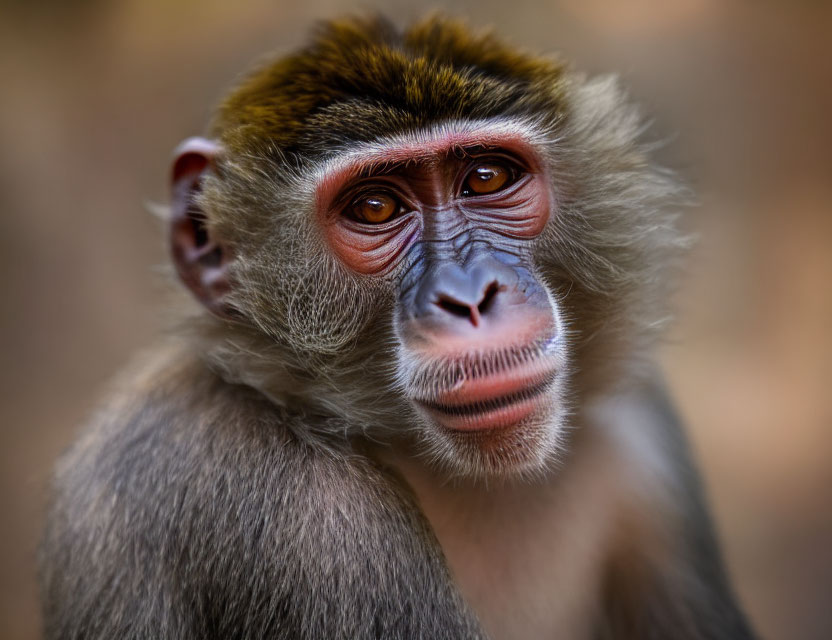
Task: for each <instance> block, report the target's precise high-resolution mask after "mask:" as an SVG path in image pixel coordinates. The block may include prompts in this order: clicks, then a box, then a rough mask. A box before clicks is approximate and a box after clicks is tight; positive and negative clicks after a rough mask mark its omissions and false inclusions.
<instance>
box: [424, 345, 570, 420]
mask: <svg viewBox="0 0 832 640" xmlns="http://www.w3.org/2000/svg"><path fill="white" fill-rule="evenodd" d="M536 351H537V353H536V354H535V356H534V357H530V358H527V359H525V360H524V361H521V362H515V363H514V366H494V367H485V368H481V367H477V368H476V370H474V371H465V369H467V367H463V370H460V367H459V363H458V362H449V363H446V366H447V368H446V371H445V372H444V373H443V372H440V371H436V372H435V375H436V379H437V380H441V381H444V382H446V383H447V382H448V381H450V382H451V384H440V389H437V390H436V391H435V392H434V393H421V394H415V395H414V397H412V399H413V401H414V403H415V404H416V405H417V406H418V407H419V408H421V409H422V410H423V411H425V412H427V413H428V414H429V415H430V417H431V418H433V419H434V420H435V421H436V422H438V423H439V424H441V425H442V426H443V427H446V428H448V429H451V430H454V431H480V430H487V429H502V428H506V427H510V426H513V425H516V424H519V423H520V422H522V421H523V420H525V419H526V418H528V417H529V416H531V415H532V414H534V413H535V412H539V411H540V410H542V409H544V408H545V407H546V406H548V405H549V404H550V403H551V394H550V393H548V392H549V391H550V390H551V389H552V386H553V384H554V382H555V379H556V377H557V367H556V359H555V358H553V357H551V355H550V354H547V353H546V350H545V349H537V350H536ZM502 362H503V363H505V360H502ZM449 372H450V373H449ZM483 374H484V375H483Z"/></svg>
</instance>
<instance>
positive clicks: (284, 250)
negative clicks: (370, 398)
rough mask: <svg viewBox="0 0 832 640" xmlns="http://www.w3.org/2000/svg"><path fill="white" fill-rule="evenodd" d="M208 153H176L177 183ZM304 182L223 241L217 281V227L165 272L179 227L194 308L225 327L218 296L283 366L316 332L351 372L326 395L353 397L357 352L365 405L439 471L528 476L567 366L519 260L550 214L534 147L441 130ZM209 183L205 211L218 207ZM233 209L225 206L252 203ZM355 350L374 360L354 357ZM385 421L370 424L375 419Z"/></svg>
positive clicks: (525, 141)
mask: <svg viewBox="0 0 832 640" xmlns="http://www.w3.org/2000/svg"><path fill="white" fill-rule="evenodd" d="M208 144H210V143H208V142H206V141H197V142H192V143H191V145H192V149H190V150H186V151H185V152H184V153H183V154H182V155H181V156H180V160H179V162H178V164H177V166H178V167H179V169H178V170H179V171H181V172H182V175H183V176H184V177H183V179H184V180H185V183H186V186H187V184H188V181H187V175H188V171H187V167H188V161H187V159H188V158H189V157H190V159H191V160H190V162H194V161H196V162H197V168H204V165H202V164H201V160H204V159H205V155H206V154H205V153H204V150H203V151H201V150H200V149H201V147H200V146H199V145H203V146H204V145H208ZM194 151H196V152H198V153H196V155H194V154H193V152H194ZM215 152H216V155H218V156H219V155H222V150H221V149H220V148H219V147H218V148H217V149H216V150H215ZM189 153H190V155H189ZM225 162H226V167H229V168H228V169H224V170H220V171H217V173H225V176H224V177H225V178H226V180H227V181H228V182H230V183H232V184H233V185H235V186H234V187H233V188H230V189H226V191H225V192H232V191H236V192H237V193H238V194H239V193H240V192H242V191H245V187H244V186H243V182H244V178H241V177H239V175H238V176H236V177H234V178H233V179H232V178H230V177H229V176H230V174H231V173H232V172H233V171H235V169H234V168H233V167H234V163H233V162H231V161H229V160H225ZM176 170H177V169H175V172H176ZM238 171H239V170H238ZM239 173H240V175H246V174H247V173H248V172H247V171H239ZM312 175H313V176H314V177H313V179H312V180H311V181H309V180H308V181H307V183H306V186H305V187H303V188H300V189H296V190H295V191H294V195H292V196H286V195H284V196H283V197H282V200H281V204H280V205H278V203H277V202H275V205H274V207H275V209H278V208H279V209H281V210H282V215H281V216H279V217H276V218H275V220H274V221H273V223H271V224H269V225H268V226H266V227H264V228H262V229H260V230H258V231H257V232H254V231H253V230H252V229H248V230H247V235H248V237H249V238H250V239H249V241H248V246H244V244H245V241H244V240H241V239H238V240H236V241H235V242H234V243H233V244H234V246H235V249H234V251H233V252H234V253H235V254H236V255H235V261H234V264H233V266H232V275H231V277H228V278H224V277H219V278H216V277H215V278H214V279H213V280H210V281H209V278H207V277H206V274H207V273H209V272H210V271H211V269H215V270H216V269H218V270H219V271H218V273H222V263H223V260H224V259H223V258H222V257H221V256H222V255H225V254H227V253H229V252H230V251H229V248H228V245H223V246H217V247H216V248H215V247H213V246H212V244H211V243H210V242H208V241H207V239H208V238H209V237H213V236H218V237H222V236H226V235H229V234H230V233H233V232H232V231H228V232H225V233H224V232H223V231H222V230H219V231H217V230H206V231H205V235H204V238H203V239H205V240H206V246H203V247H201V248H198V250H197V249H195V248H193V247H191V251H192V252H194V253H195V254H197V255H198V256H199V257H198V258H197V265H198V268H197V269H193V268H190V267H188V266H187V265H184V264H183V258H182V255H184V254H186V253H187V251H186V249H187V247H186V246H185V245H187V244H189V243H190V244H193V243H194V241H195V238H196V237H197V235H199V234H196V235H194V233H193V230H194V220H193V216H190V218H191V219H190V221H189V222H187V224H186V223H183V225H182V226H183V228H184V232H182V233H181V234H180V235H181V236H184V240H185V242H182V241H181V240H182V237H180V236H177V235H176V232H175V233H174V250H175V252H174V255H175V258H176V261H177V264H178V265H179V267H180V274H182V276H183V279H184V280H185V282H186V283H189V284H190V283H193V282H196V283H197V284H199V283H200V282H205V285H204V286H196V287H194V286H191V288H192V289H193V290H194V291H195V292H196V293H197V295H198V296H199V297H200V298H201V299H202V300H203V301H204V302H206V303H207V306H208V307H209V308H210V309H212V310H214V311H215V312H216V313H219V314H220V315H223V314H228V313H229V309H228V308H223V307H222V302H223V301H224V302H228V301H229V300H231V301H232V305H233V307H234V309H235V311H236V312H237V313H239V314H240V315H241V316H243V318H242V319H244V318H245V317H247V318H251V319H253V320H254V322H255V323H256V324H257V325H259V326H261V327H263V328H265V329H266V330H267V332H268V333H269V334H271V335H273V336H275V337H277V338H278V340H279V341H281V342H285V343H287V344H288V346H289V347H291V348H292V349H293V351H294V352H295V353H304V352H308V351H309V349H308V347H309V346H310V345H314V344H315V343H316V342H317V347H318V351H319V352H320V351H321V350H322V345H321V340H320V338H319V337H318V336H322V335H328V339H329V340H330V345H329V347H328V348H327V351H328V352H329V353H330V354H331V355H332V356H334V358H333V360H335V361H337V362H340V363H341V365H342V367H343V368H344V369H347V370H348V374H349V375H351V376H352V379H351V380H350V381H349V382H346V381H345V379H346V376H344V375H342V374H344V373H345V371H338V370H337V368H338V365H333V366H334V370H330V371H328V372H327V377H328V378H329V379H330V380H331V381H333V382H334V384H333V387H335V388H334V389H330V390H329V392H328V393H329V394H330V395H333V394H336V395H343V396H344V397H352V398H360V397H362V393H363V392H361V393H358V392H357V390H359V389H363V386H362V385H361V381H360V380H356V371H355V366H356V359H354V358H351V357H350V356H351V355H353V354H356V353H360V354H361V356H362V358H363V359H364V367H365V368H364V374H365V375H364V377H366V378H367V379H369V380H373V384H375V390H376V395H377V394H378V388H379V383H380V384H381V385H382V387H381V388H384V389H387V390H388V391H387V392H388V393H389V394H390V397H389V398H388V401H387V402H386V403H385V402H379V399H378V398H377V397H376V398H375V403H376V404H379V405H384V404H386V405H387V408H395V411H398V412H399V415H401V407H407V408H408V413H409V414H410V418H411V419H409V420H405V421H404V422H405V425H406V426H405V427H404V428H405V429H409V430H410V431H411V432H412V431H414V425H415V432H416V436H417V438H416V439H417V441H418V442H419V443H420V447H421V451H422V452H423V453H426V454H427V455H428V456H430V457H432V458H433V459H434V460H435V461H437V462H438V463H440V464H442V465H443V466H446V467H447V468H449V469H450V470H451V471H452V472H456V473H464V474H466V475H475V476H493V475H495V474H507V473H508V474H510V473H515V472H526V471H531V470H537V469H540V468H541V467H542V466H544V465H545V464H546V462H547V461H548V460H549V458H550V457H551V454H552V453H553V452H554V451H555V448H556V445H557V444H558V435H559V432H560V420H561V417H562V414H563V406H562V402H561V399H560V389H561V387H562V385H563V382H564V379H565V377H566V375H567V371H566V369H565V364H566V340H565V334H564V328H563V321H562V319H561V314H560V312H559V309H558V305H557V303H556V302H555V299H554V297H553V296H552V294H551V293H550V292H549V290H548V289H547V287H546V285H545V284H544V283H543V281H542V280H541V278H540V277H539V267H538V265H537V264H536V263H535V253H536V251H537V250H538V243H539V241H540V238H541V236H542V235H543V232H544V230H545V229H546V228H547V225H549V223H550V221H551V219H552V218H553V217H555V216H557V210H556V207H555V200H556V198H555V195H554V193H553V186H552V180H551V177H550V175H549V170H548V169H547V167H546V164H545V160H544V156H543V147H542V145H541V142H540V136H538V135H537V134H536V133H535V132H534V130H533V129H532V128H530V127H526V126H525V125H522V124H520V123H519V122H511V121H508V120H495V121H485V122H479V123H477V122H464V123H445V124H442V125H436V126H433V127H428V128H423V129H421V130H419V131H418V132H415V133H409V134H399V135H396V136H388V137H385V138H383V139H378V140H375V141H373V142H372V143H369V144H356V145H353V147H352V148H351V149H349V150H346V151H344V152H343V153H341V154H339V155H337V156H336V157H334V158H331V159H328V160H325V161H323V162H321V163H320V164H319V165H318V166H317V167H316V169H315V171H314V172H312ZM212 180H214V183H213V187H212V186H211V183H209V186H208V189H209V193H208V197H207V198H204V199H205V200H207V201H208V206H206V207H205V209H206V210H207V209H208V207H209V206H211V205H212V204H213V205H214V206H216V204H217V200H219V199H221V197H224V196H221V195H220V194H221V193H224V192H223V191H222V189H221V188H219V186H218V185H220V183H219V182H217V181H216V179H215V178H212ZM220 186H221V185H220ZM285 188H286V189H287V191H288V190H289V189H291V185H286V186H285ZM211 189H213V191H211ZM237 198H238V199H237V200H235V201H234V204H233V205H231V206H227V207H226V208H229V209H240V208H242V207H244V206H255V203H248V205H246V204H244V203H243V202H242V199H243V197H242V196H239V195H238V196H237ZM304 198H307V199H308V201H311V203H310V202H308V201H307V203H306V204H305V205H304V203H303V200H304ZM226 204H229V203H226ZM310 204H311V206H310ZM186 208H187V207H186ZM175 229H176V227H175ZM238 232H239V230H238ZM255 235H256V236H259V237H258V238H257V239H255V238H254V236H255ZM255 245H256V246H255ZM293 246H294V247H295V248H292V247H293ZM298 246H299V247H300V248H299V249H298V248H297V247H298ZM216 251H219V253H220V256H216V255H214V256H213V257H211V254H212V252H216ZM206 256H207V257H208V258H209V259H208V260H207V261H206ZM313 256H318V258H317V259H316V258H314V257H313ZM322 256H325V257H326V258H322ZM211 260H214V264H213V265H212V264H211ZM200 261H202V262H200ZM281 261H285V262H291V261H295V262H299V263H300V265H297V264H296V265H294V268H291V269H290V268H287V267H286V266H285V265H281V264H280V263H281ZM299 266H301V268H298V267H299ZM217 283H220V284H221V286H220V288H219V289H218V290H216V292H214V293H212V291H213V289H212V287H215V286H216V284H217ZM251 293H256V294H257V298H256V299H252V298H251ZM225 294H228V295H225ZM264 297H268V300H266V305H265V306H264V305H263V304H262V301H263V298H264ZM382 300H383V301H385V302H382ZM232 315H233V313H232ZM368 336H369V338H368ZM373 338H375V339H376V340H378V342H379V344H377V345H376V347H375V352H373V349H372V348H368V347H372V345H368V344H367V343H368V341H369V340H372V339H373ZM385 339H388V340H387V342H388V345H389V342H390V341H392V342H393V343H394V344H393V346H392V354H391V353H390V350H389V349H390V348H389V346H387V347H385V346H384V344H383V343H384V341H385ZM391 356H392V357H391ZM385 360H386V362H382V361H385ZM391 360H392V361H393V362H394V363H395V367H391V366H390V364H391V363H390V361H391ZM385 365H386V366H385ZM298 366H303V365H302V363H299V365H298ZM379 377H381V378H382V379H381V380H380V379H379ZM383 378H386V379H383ZM370 386H372V385H370ZM339 387H343V388H339ZM347 387H348V388H347ZM363 397H364V400H360V401H359V402H362V401H363V402H366V401H367V400H366V394H363ZM333 404H336V403H335V402H333ZM395 411H394V412H384V411H383V410H382V411H381V412H379V413H378V415H384V416H385V419H387V420H390V418H391V416H395V415H396V414H395ZM414 418H415V419H414ZM393 420H395V418H393ZM396 422H398V421H396ZM411 435H412V434H411Z"/></svg>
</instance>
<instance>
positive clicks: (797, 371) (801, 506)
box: [0, 0, 832, 640]
mask: <svg viewBox="0 0 832 640" xmlns="http://www.w3.org/2000/svg"><path fill="white" fill-rule="evenodd" d="M378 6H379V7H381V8H383V9H384V11H385V12H387V13H388V14H389V15H391V16H392V17H393V18H394V19H395V20H396V21H397V22H399V23H404V22H406V21H407V20H409V19H412V18H415V17H418V16H419V15H421V14H422V13H424V10H425V9H426V7H425V6H424V5H423V4H422V3H421V2H417V1H416V0H410V1H402V0H393V1H391V2H387V3H385V4H384V5H378ZM372 7H373V3H364V4H363V5H358V6H357V5H355V4H352V3H348V2H346V1H344V0H304V1H303V2H290V1H288V0H272V1H265V0H245V1H242V0H241V1H238V2H233V3H232V2H227V1H225V0H222V1H221V0H201V1H197V0H178V1H177V0H124V1H120V2H105V1H103V0H100V1H92V0H86V1H85V0H54V1H51V2H50V1H44V0H40V1H34V0H29V1H25V0H16V1H15V0H0V310H2V313H1V314H0V349H2V351H0V353H1V354H2V360H0V393H2V397H1V400H2V401H1V402H0V638H4V639H5V638H8V639H15V640H18V639H20V640H22V639H27V640H28V639H33V638H36V637H38V635H39V615H38V608H37V596H36V584H35V568H34V557H35V549H36V544H37V538H38V535H39V530H40V528H41V525H42V514H43V507H44V502H45V495H46V484H47V481H48V477H49V473H50V468H51V466H52V464H53V462H54V459H55V458H56V457H57V456H58V454H59V452H60V451H61V450H62V449H63V448H64V447H65V446H66V445H67V444H68V443H69V442H70V440H71V439H72V437H73V434H74V433H75V432H76V430H77V427H78V425H79V424H80V423H82V421H83V419H84V416H85V415H86V414H87V413H88V412H89V411H90V410H91V408H92V407H93V406H94V403H95V399H96V397H97V396H98V394H99V391H100V389H101V388H102V387H103V386H104V384H105V383H106V380H107V379H108V378H109V377H110V376H111V375H112V374H113V372H115V371H116V370H118V368H119V367H120V366H121V365H122V364H123V363H124V362H125V361H126V360H127V359H128V358H129V355H130V353H131V352H132V351H134V350H135V349H136V348H138V347H140V346H142V345H145V344H147V343H149V342H151V341H152V340H153V337H154V335H157V334H158V332H159V331H160V329H161V328H162V326H163V325H164V320H163V318H164V313H163V308H164V297H165V290H166V285H165V284H164V279H163V278H162V276H161V275H160V271H159V269H158V265H160V264H163V263H164V261H165V250H164V247H163V242H162V233H161V229H160V225H159V223H158V221H156V220H155V219H154V218H153V217H152V216H151V215H150V214H148V213H147V210H146V206H145V205H146V203H147V202H154V201H155V202H164V201H165V200H166V197H167V189H166V175H167V170H168V162H169V154H170V152H171V150H172V149H173V147H174V146H175V145H176V144H177V143H178V142H179V141H180V140H181V139H183V138H184V137H186V136H188V135H194V134H198V133H200V132H201V130H202V127H203V126H204V124H205V122H206V120H207V118H208V116H209V114H210V110H211V105H212V104H214V102H215V101H216V100H217V98H218V97H219V96H220V95H221V94H222V92H223V90H224V89H225V88H226V87H227V86H228V85H229V84H230V83H231V82H232V81H233V79H234V78H235V77H236V75H237V74H238V73H239V72H240V71H241V70H243V69H244V68H245V67H246V66H247V65H248V64H249V63H250V62H251V61H252V60H253V59H255V58H257V57H258V56H259V55H261V54H262V53H263V52H265V51H269V50H274V49H278V50H287V49H290V48H292V47H294V46H296V45H298V44H299V43H301V42H302V41H303V39H304V35H305V33H306V32H307V31H308V28H309V26H310V25H311V24H312V22H313V21H314V20H316V19H320V18H324V17H327V16H332V15H337V14H341V13H344V12H346V11H356V10H365V9H368V8H372ZM441 8H443V9H445V10H447V11H449V12H450V13H453V14H458V15H461V16H465V17H467V18H468V19H469V20H470V22H471V23H472V24H474V25H496V26H497V27H498V29H499V31H500V32H501V33H502V34H504V35H505V36H506V37H507V38H508V39H509V40H511V41H513V42H514V43H516V44H518V45H521V46H524V47H528V48H530V49H534V50H549V51H553V50H556V51H561V52H563V53H564V55H566V56H567V57H569V58H570V59H572V60H573V61H574V62H575V64H576V66H578V67H580V68H582V69H585V70H587V71H589V72H591V73H602V72H616V73H619V74H620V75H621V76H622V77H623V78H624V81H625V83H626V84H627V85H628V86H629V87H630V88H631V90H632V94H633V96H634V98H635V99H637V100H638V101H640V102H641V103H642V104H643V105H644V106H645V110H646V112H647V113H649V114H652V115H654V116H655V124H654V125H653V128H652V130H651V134H650V135H653V136H654V137H655V138H657V139H664V140H667V141H668V144H667V145H666V146H665V148H664V150H663V151H662V152H661V154H662V159H663V160H664V162H666V163H667V164H669V165H671V166H673V167H674V168H677V169H679V170H681V172H682V173H683V174H684V175H686V176H687V178H688V179H689V180H690V182H691V183H692V184H693V185H694V186H695V187H696V189H697V191H698V193H699V197H700V199H701V203H702V204H701V206H700V207H698V208H697V209H695V210H693V211H691V212H690V213H689V215H688V217H687V220H686V224H687V225H688V226H689V227H690V228H691V229H693V230H696V231H697V232H698V233H699V234H700V237H701V239H700V242H699V244H698V246H697V248H696V249H695V251H694V252H693V255H692V256H691V261H690V268H689V271H688V274H687V276H686V278H685V280H684V281H683V283H682V286H681V288H680V293H679V304H678V309H679V314H678V322H677V324H676V326H675V329H674V330H673V332H672V334H671V335H670V337H669V339H668V341H667V343H666V344H665V346H664V347H663V348H662V351H661V357H662V360H663V363H664V367H665V369H666V371H667V374H668V376H669V379H670V385H671V389H672V393H673V395H674V396H675V398H676V401H677V403H678V405H679V406H680V408H681V412H682V413H683V415H684V417H685V419H686V421H687V423H688V424H689V426H690V437H691V439H692V442H693V446H694V449H695V452H696V455H697V456H698V459H699V461H700V464H701V467H702V469H703V472H704V476H705V481H706V484H707V488H708V490H709V493H710V497H711V503H712V506H713V510H714V515H715V518H716V522H717V526H718V530H719V533H720V535H721V538H722V540H723V544H724V549H725V554H726V556H727V560H728V564H729V567H730V570H731V572H732V574H733V576H734V580H735V583H736V585H737V588H738V591H739V594H740V597H741V599H742V601H743V603H744V604H745V606H746V608H747V610H748V612H749V614H750V616H751V618H752V619H753V621H754V623H755V624H756V626H757V628H758V629H759V631H760V632H761V633H762V635H763V637H765V638H770V639H772V640H775V639H780V640H810V639H816V640H822V639H823V640H825V639H827V638H830V637H832V496H831V495H830V494H832V388H830V378H832V338H830V334H831V333H832V284H831V283H830V279H832V249H831V247H832V44H831V43H832V36H830V33H832V3H829V2H825V1H823V0H817V1H810V0H788V1H787V0H782V1H776V0H758V1H756V2H738V1H732V0H665V1H663V2H660V1H658V0H656V1H655V2H650V1H648V0H634V1H631V2H620V1H610V2H602V1H600V0H563V1H562V2H558V3H549V4H547V3H541V2H537V1H533V0H471V1H456V2H448V3H446V4H445V5H442V7H441Z"/></svg>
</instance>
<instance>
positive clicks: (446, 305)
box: [436, 296, 471, 318]
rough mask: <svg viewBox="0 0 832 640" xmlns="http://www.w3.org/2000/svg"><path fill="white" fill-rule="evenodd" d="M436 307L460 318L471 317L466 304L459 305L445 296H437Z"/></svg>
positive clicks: (469, 309)
mask: <svg viewBox="0 0 832 640" xmlns="http://www.w3.org/2000/svg"><path fill="white" fill-rule="evenodd" d="M436 306H438V307H439V308H440V309H444V310H445V311H447V312H448V313H450V314H452V315H455V316H458V317H460V318H467V317H469V316H470V315H471V307H469V306H468V305H467V304H461V303H459V302H457V301H456V300H454V299H452V298H448V297H447V296H439V300H437V301H436Z"/></svg>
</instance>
